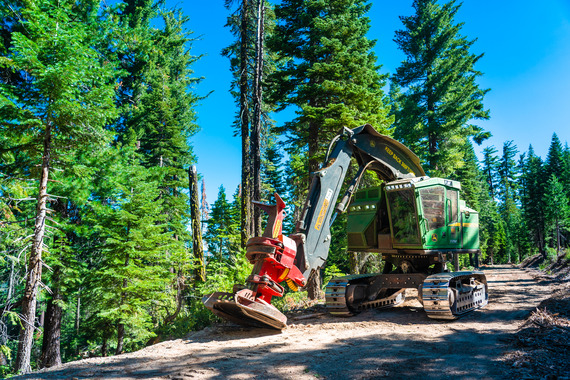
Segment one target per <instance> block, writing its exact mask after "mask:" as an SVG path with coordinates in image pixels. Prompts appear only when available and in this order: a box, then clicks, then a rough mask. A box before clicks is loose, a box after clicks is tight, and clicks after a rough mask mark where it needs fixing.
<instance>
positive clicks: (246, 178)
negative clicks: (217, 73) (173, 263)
mask: <svg viewBox="0 0 570 380" xmlns="http://www.w3.org/2000/svg"><path fill="white" fill-rule="evenodd" d="M249 8H250V5H249V0H242V2H241V26H240V78H239V91H240V100H239V105H240V110H239V114H240V126H241V160H242V163H241V247H242V248H245V245H246V243H247V240H248V239H249V237H250V236H251V234H252V218H251V216H252V203H251V200H252V199H251V195H252V194H251V167H250V165H251V163H250V138H249V104H248V93H249V85H248V80H247V79H248V78H247V73H248V61H249V55H248V45H249V44H248V42H249V36H248V32H247V25H248V18H249Z"/></svg>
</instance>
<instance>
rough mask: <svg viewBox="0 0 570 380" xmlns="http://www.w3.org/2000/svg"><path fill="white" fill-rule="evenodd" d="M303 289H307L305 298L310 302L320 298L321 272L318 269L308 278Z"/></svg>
mask: <svg viewBox="0 0 570 380" xmlns="http://www.w3.org/2000/svg"><path fill="white" fill-rule="evenodd" d="M305 289H307V296H308V297H309V299H311V300H316V299H319V297H320V296H321V272H320V271H319V270H318V269H317V270H316V271H315V272H314V274H313V275H312V276H311V277H310V278H309V281H308V282H307V285H306V286H305Z"/></svg>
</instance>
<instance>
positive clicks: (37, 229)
mask: <svg viewBox="0 0 570 380" xmlns="http://www.w3.org/2000/svg"><path fill="white" fill-rule="evenodd" d="M51 128H52V127H51V124H49V123H48V125H47V126H46V130H45V134H44V141H43V156H42V169H41V175H40V186H39V192H38V202H37V208H36V223H35V226H34V236H33V242H32V249H31V252H30V258H29V261H28V273H27V275H26V287H25V290H24V296H23V297H22V314H21V317H20V318H21V321H22V328H21V329H20V336H19V342H18V353H17V357H16V371H17V372H20V373H23V374H25V373H29V372H30V371H31V367H30V359H31V352H32V343H33V338H34V330H35V328H34V324H35V319H36V306H37V293H38V286H39V284H40V282H41V278H42V250H43V245H44V235H45V228H46V226H45V224H46V212H47V196H48V194H47V183H48V177H49V168H50V159H51V137H52V136H51V132H52V130H51Z"/></svg>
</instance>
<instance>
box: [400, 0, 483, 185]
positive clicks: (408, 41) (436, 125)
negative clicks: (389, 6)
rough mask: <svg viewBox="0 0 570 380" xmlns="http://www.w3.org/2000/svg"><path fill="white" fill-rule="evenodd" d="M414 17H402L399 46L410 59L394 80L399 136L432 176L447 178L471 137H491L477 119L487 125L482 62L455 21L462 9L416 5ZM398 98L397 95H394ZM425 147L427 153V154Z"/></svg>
mask: <svg viewBox="0 0 570 380" xmlns="http://www.w3.org/2000/svg"><path fill="white" fill-rule="evenodd" d="M413 7H414V10H415V13H414V15H412V16H408V17H400V19H401V21H402V23H403V24H404V29H403V30H399V31H397V32H396V37H395V41H396V43H397V44H398V46H399V48H400V49H401V50H402V51H403V52H404V54H405V55H406V59H405V61H403V62H402V65H401V66H400V67H398V69H397V70H396V74H395V75H394V76H393V77H392V81H393V83H394V84H395V85H396V86H398V87H400V89H398V91H394V92H393V93H395V94H396V96H395V99H394V101H395V102H396V103H397V104H398V106H397V107H396V130H395V132H394V133H395V136H396V138H398V139H400V140H401V141H402V142H403V143H404V144H406V145H408V146H409V147H410V148H411V149H412V150H413V151H414V152H416V153H417V154H418V155H419V156H420V158H421V159H422V161H423V162H424V163H425V164H426V169H427V171H429V172H430V173H431V174H432V175H442V176H447V175H449V174H450V173H451V172H452V171H453V169H454V168H455V167H457V166H459V163H460V162H461V160H462V159H463V155H462V153H461V148H462V147H463V145H464V144H465V141H466V139H467V138H469V137H473V139H474V140H475V141H476V142H477V143H481V141H483V140H484V139H485V138H487V137H489V135H490V134H489V133H487V132H484V131H483V129H482V128H481V127H479V126H477V125H475V124H471V120H473V119H488V118H489V111H488V110H485V109H484V107H483V97H484V95H485V94H486V93H487V91H489V90H487V89H485V90H483V89H480V88H479V85H478V84H477V83H476V80H477V78H478V77H479V76H481V75H482V73H481V72H479V71H477V70H476V69H475V64H476V63H477V61H479V59H480V58H481V57H482V54H481V55H475V54H473V53H471V52H470V49H471V47H472V45H473V43H474V42H475V41H474V40H471V41H469V40H468V39H467V38H466V37H465V36H462V35H461V34H460V32H461V28H462V26H463V23H455V21H454V18H455V16H456V14H457V12H458V10H459V8H460V5H457V4H456V3H455V1H454V0H452V1H449V2H447V3H445V4H444V5H439V4H438V1H437V0H415V1H414V3H413ZM393 96H394V95H393ZM426 146H427V150H426V149H425V148H424V147H426Z"/></svg>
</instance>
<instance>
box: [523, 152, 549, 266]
mask: <svg viewBox="0 0 570 380" xmlns="http://www.w3.org/2000/svg"><path fill="white" fill-rule="evenodd" d="M520 182H521V188H522V189H524V191H523V192H522V194H521V209H522V213H523V218H524V221H525V227H526V229H527V230H528V231H529V233H530V240H531V242H532V243H533V245H534V246H535V247H536V248H537V249H538V251H539V252H540V253H542V254H543V255H546V250H545V240H544V238H545V236H544V204H543V199H544V191H545V183H544V165H543V162H542V159H541V158H540V157H538V156H537V155H536V154H535V153H534V148H533V147H532V145H530V146H529V148H528V157H527V158H526V160H525V163H524V165H523V167H522V171H521V177H520Z"/></svg>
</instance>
